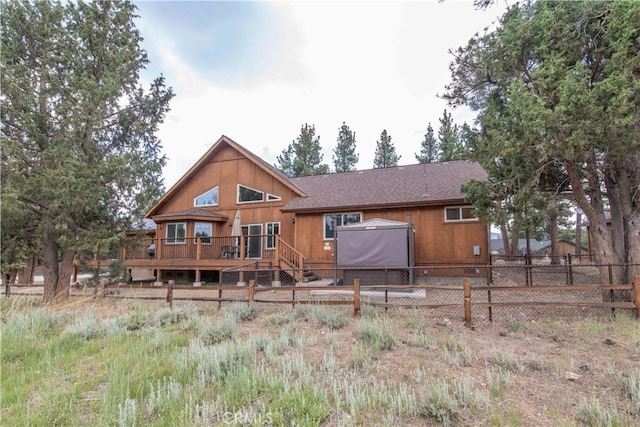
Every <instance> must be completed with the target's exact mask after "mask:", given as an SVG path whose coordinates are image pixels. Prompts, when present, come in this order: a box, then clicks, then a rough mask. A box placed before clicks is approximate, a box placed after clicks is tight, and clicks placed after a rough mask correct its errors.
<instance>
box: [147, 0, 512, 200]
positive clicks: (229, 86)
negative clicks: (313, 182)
mask: <svg viewBox="0 0 640 427" xmlns="http://www.w3.org/2000/svg"><path fill="white" fill-rule="evenodd" d="M136 5H137V6H138V14H139V15H140V18H138V19H137V21H136V25H137V26H138V28H139V30H140V32H141V34H142V37H143V38H144V41H143V44H142V46H143V48H144V49H145V50H146V51H147V53H148V56H149V60H150V63H149V65H148V66H147V69H146V70H145V71H144V72H143V73H142V79H143V83H146V84H148V83H149V82H150V81H151V80H152V79H153V78H155V77H157V76H159V75H160V74H162V75H163V76H164V77H165V78H166V84H167V85H168V86H171V87H172V88H173V91H174V93H175V97H174V98H173V100H172V101H171V104H170V107H171V111H170V112H169V114H168V115H167V117H166V118H165V121H164V123H163V124H162V125H161V126H160V128H159V131H158V133H157V136H158V137H159V138H160V139H161V141H162V145H163V154H165V155H166V156H167V165H166V166H165V168H164V173H163V177H164V184H165V186H166V187H167V188H170V187H171V186H172V185H173V184H174V183H175V182H176V181H178V180H179V179H180V177H182V176H183V175H184V173H185V172H186V171H187V170H188V169H189V168H190V167H191V166H192V165H193V164H194V163H195V162H196V161H197V160H198V159H199V158H200V157H201V156H202V155H203V154H204V153H205V152H206V151H207V150H208V149H209V148H210V147H211V145H213V144H214V143H215V142H216V141H217V140H218V139H219V138H220V136H222V135H226V136H227V137H229V138H231V139H233V140H234V141H235V142H237V143H239V144H240V145H242V146H243V147H245V148H247V149H248V150H250V151H251V152H253V153H254V154H256V155H258V156H260V157H262V158H263V159H264V160H266V161H267V162H269V163H271V164H276V163H277V156H278V155H280V154H282V151H283V150H285V149H286V148H287V147H288V146H289V145H290V144H291V143H292V142H293V141H294V140H295V139H296V138H297V137H298V136H299V135H300V129H301V127H302V126H303V125H305V124H308V125H313V126H314V127H315V130H316V135H317V136H319V137H320V144H321V146H322V150H323V151H322V153H323V163H326V164H328V165H330V166H331V167H332V168H333V160H332V157H333V149H334V148H335V146H336V143H337V136H338V130H339V128H340V126H341V125H342V123H343V122H344V123H346V124H347V125H348V126H349V128H350V129H351V130H352V131H354V132H355V134H356V152H357V153H358V154H359V156H360V160H359V162H358V164H357V169H370V168H372V167H373V158H374V153H375V148H376V142H377V141H378V140H379V139H380V134H381V133H382V131H383V130H386V131H387V133H388V134H389V135H390V136H391V142H392V143H393V144H394V146H395V148H396V152H397V154H398V155H400V161H399V164H401V165H404V164H414V163H416V159H415V154H416V153H418V152H419V151H420V144H421V142H422V140H423V139H424V134H425V133H426V129H427V126H428V125H429V124H431V125H432V127H433V128H434V130H435V131H436V132H437V130H438V127H439V121H438V120H439V118H441V117H442V113H443V111H444V109H445V108H447V109H448V110H449V112H451V113H452V115H453V118H454V121H455V122H456V123H458V124H460V125H461V124H462V123H464V122H467V123H469V124H471V123H472V122H473V118H474V115H473V113H472V112H471V111H469V110H466V109H453V108H452V107H449V106H448V105H447V103H446V101H444V100H443V99H441V98H440V97H439V95H441V94H443V93H444V92H445V85H446V84H447V83H449V81H450V71H449V63H450V62H451V60H452V58H453V57H452V56H451V54H450V53H449V50H454V49H456V48H458V47H460V46H464V45H466V43H467V42H468V40H469V39H470V38H471V37H472V36H473V35H474V34H475V33H476V32H480V33H482V32H483V31H484V29H485V28H486V27H493V26H495V23H496V22H497V19H498V17H499V16H501V15H502V14H503V13H504V11H505V10H506V7H507V3H506V2H504V1H498V2H496V4H494V5H493V6H490V7H489V8H488V9H486V10H477V9H475V8H474V7H473V4H472V1H471V0H445V1H443V2H439V1H436V0H431V1H429V0H423V1H383V0H378V1H259V2H245V1H235V2H219V1H201V2H191V1H138V2H136Z"/></svg>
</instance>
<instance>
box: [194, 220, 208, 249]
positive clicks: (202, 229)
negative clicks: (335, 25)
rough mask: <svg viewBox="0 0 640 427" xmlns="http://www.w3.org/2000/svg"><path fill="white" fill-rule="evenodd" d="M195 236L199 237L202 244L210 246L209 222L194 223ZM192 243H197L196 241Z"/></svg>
mask: <svg viewBox="0 0 640 427" xmlns="http://www.w3.org/2000/svg"><path fill="white" fill-rule="evenodd" d="M195 235H196V237H201V239H200V241H201V242H202V244H206V245H210V244H211V236H212V233H211V223H210V222H196V225H195ZM194 243H198V240H197V239H196V240H195V241H194Z"/></svg>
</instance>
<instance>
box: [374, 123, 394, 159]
mask: <svg viewBox="0 0 640 427" xmlns="http://www.w3.org/2000/svg"><path fill="white" fill-rule="evenodd" d="M398 161H400V156H398V155H397V154H396V147H395V146H394V145H393V143H392V142H391V135H388V134H387V130H386V129H385V130H383V131H382V133H381V134H380V140H378V141H376V154H375V157H374V159H373V167H374V168H376V169H377V168H390V167H392V166H398Z"/></svg>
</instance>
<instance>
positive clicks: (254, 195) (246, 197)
mask: <svg viewBox="0 0 640 427" xmlns="http://www.w3.org/2000/svg"><path fill="white" fill-rule="evenodd" d="M263 200H264V193H263V192H262V191H260V190H256V189H254V188H250V187H247V186H244V185H241V184H238V203H251V202H262V201H263Z"/></svg>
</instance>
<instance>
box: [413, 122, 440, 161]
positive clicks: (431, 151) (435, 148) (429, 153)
mask: <svg viewBox="0 0 640 427" xmlns="http://www.w3.org/2000/svg"><path fill="white" fill-rule="evenodd" d="M439 153H440V144H439V143H438V140H437V139H436V137H435V136H434V134H433V127H431V123H429V126H427V133H426V134H425V135H424V140H423V141H422V144H421V146H420V154H416V160H417V161H418V163H433V162H437V161H438V158H439Z"/></svg>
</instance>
